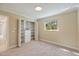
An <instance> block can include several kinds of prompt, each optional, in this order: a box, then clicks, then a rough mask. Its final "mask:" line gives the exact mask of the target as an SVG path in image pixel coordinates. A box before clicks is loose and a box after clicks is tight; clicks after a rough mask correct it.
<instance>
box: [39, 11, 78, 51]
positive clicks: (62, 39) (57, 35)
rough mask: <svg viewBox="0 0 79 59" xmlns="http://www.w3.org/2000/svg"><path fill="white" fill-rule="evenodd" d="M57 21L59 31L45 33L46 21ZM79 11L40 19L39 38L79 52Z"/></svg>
mask: <svg viewBox="0 0 79 59" xmlns="http://www.w3.org/2000/svg"><path fill="white" fill-rule="evenodd" d="M45 19H48V20H49V19H51V20H52V19H57V20H58V27H59V31H45V30H44V20H45ZM77 33H78V27H77V11H76V10H74V11H72V12H67V13H66V12H65V13H61V14H59V15H55V16H51V17H46V18H42V19H38V38H39V40H42V41H47V42H51V43H55V44H58V45H61V46H65V47H69V48H73V49H76V50H79V48H78V45H79V42H77V41H78V34H77Z"/></svg>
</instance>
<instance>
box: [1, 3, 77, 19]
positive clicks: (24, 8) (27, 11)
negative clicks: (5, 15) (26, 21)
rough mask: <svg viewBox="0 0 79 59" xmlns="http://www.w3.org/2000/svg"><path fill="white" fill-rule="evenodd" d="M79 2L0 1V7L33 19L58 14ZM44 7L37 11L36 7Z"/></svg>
mask: <svg viewBox="0 0 79 59" xmlns="http://www.w3.org/2000/svg"><path fill="white" fill-rule="evenodd" d="M76 5H78V4H74V3H72V4H70V3H42V4H40V3H0V9H1V10H5V11H8V12H12V13H16V14H19V15H21V16H25V17H28V18H31V19H35V20H36V19H38V18H43V17H47V16H51V15H54V14H58V13H60V12H63V11H65V10H67V9H68V8H72V7H74V6H76ZM36 6H40V7H42V8H43V9H42V11H39V12H37V11H35V7H36Z"/></svg>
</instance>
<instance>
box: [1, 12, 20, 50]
mask: <svg viewBox="0 0 79 59" xmlns="http://www.w3.org/2000/svg"><path fill="white" fill-rule="evenodd" d="M0 15H3V16H8V25H9V28H8V29H9V32H8V35H9V38H8V39H7V40H8V48H12V47H15V46H17V40H18V36H17V29H18V28H17V20H18V19H19V17H20V16H18V15H15V14H12V13H9V12H5V11H0ZM1 42H2V41H1V40H0V47H1V46H3V45H6V44H5V42H4V40H3V42H2V43H1ZM2 49H3V50H4V49H5V47H4V48H2Z"/></svg>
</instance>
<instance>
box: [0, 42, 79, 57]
mask: <svg viewBox="0 0 79 59" xmlns="http://www.w3.org/2000/svg"><path fill="white" fill-rule="evenodd" d="M0 56H79V53H77V52H74V51H70V50H68V49H65V48H61V47H59V46H56V45H53V44H49V43H46V42H42V41H31V42H29V43H27V44H23V45H22V46H21V47H16V48H13V49H9V50H7V51H4V52H2V53H0Z"/></svg>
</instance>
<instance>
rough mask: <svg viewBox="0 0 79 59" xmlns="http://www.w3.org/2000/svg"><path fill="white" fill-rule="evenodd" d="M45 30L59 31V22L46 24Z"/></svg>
mask: <svg viewBox="0 0 79 59" xmlns="http://www.w3.org/2000/svg"><path fill="white" fill-rule="evenodd" d="M44 28H45V30H46V31H58V21H57V20H53V21H49V22H46V23H45V24H44Z"/></svg>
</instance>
